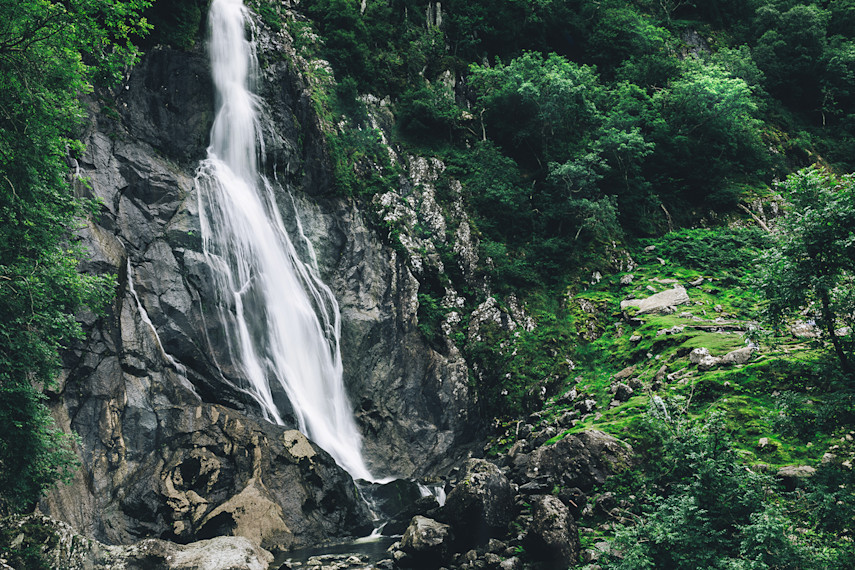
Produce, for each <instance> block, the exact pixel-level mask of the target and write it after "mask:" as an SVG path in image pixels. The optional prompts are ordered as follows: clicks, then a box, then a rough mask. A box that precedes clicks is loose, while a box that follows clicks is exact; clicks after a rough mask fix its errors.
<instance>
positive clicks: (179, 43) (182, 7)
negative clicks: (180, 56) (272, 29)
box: [140, 0, 269, 49]
mask: <svg viewBox="0 0 855 570" xmlns="http://www.w3.org/2000/svg"><path fill="white" fill-rule="evenodd" d="M258 7H259V8H262V7H265V8H268V9H269V4H264V3H260V5H259V6H258ZM206 9H207V1H206V0H155V1H153V2H151V5H150V6H149V7H148V8H147V9H146V10H145V12H144V15H145V17H146V19H147V20H148V21H149V22H150V23H151V28H152V30H151V33H150V34H149V35H147V36H146V37H144V38H142V41H141V42H140V43H141V44H142V45H143V47H147V46H152V45H157V44H166V45H170V46H172V47H176V48H181V49H188V48H191V47H192V46H193V45H195V44H196V42H197V41H198V40H199V38H200V37H201V35H202V30H203V28H204V23H205V20H204V18H203V15H204V13H205V11H206Z"/></svg>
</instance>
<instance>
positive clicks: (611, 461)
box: [512, 430, 633, 492]
mask: <svg viewBox="0 0 855 570" xmlns="http://www.w3.org/2000/svg"><path fill="white" fill-rule="evenodd" d="M632 461H633V451H632V448H631V447H630V446H629V445H627V444H625V443H621V442H619V441H618V440H617V439H615V438H614V437H612V436H610V435H608V434H605V433H603V432H601V431H595V430H589V431H584V432H581V433H577V434H572V435H568V436H565V437H564V438H562V439H561V440H559V441H557V442H555V443H553V444H552V445H547V446H543V447H539V448H537V449H535V450H534V451H532V452H531V453H529V454H527V455H519V456H517V457H516V458H515V459H514V464H513V472H512V473H513V477H514V480H515V481H517V482H519V483H521V484H525V483H526V482H527V481H530V480H535V479H537V480H544V478H545V480H547V481H549V482H550V483H551V484H552V485H553V486H554V485H558V486H561V487H568V488H570V487H578V488H579V489H581V490H582V491H585V492H588V491H590V490H591V489H592V488H593V487H594V486H596V485H600V484H602V483H604V482H605V480H606V478H607V477H608V476H609V475H612V474H614V473H617V472H620V471H622V470H624V469H625V468H627V467H628V466H629V465H630V464H631V462H632Z"/></svg>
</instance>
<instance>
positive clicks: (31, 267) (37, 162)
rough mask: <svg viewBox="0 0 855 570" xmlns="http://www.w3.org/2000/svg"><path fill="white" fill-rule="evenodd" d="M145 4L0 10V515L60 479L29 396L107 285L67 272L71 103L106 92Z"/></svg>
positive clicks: (59, 463) (56, 451)
mask: <svg viewBox="0 0 855 570" xmlns="http://www.w3.org/2000/svg"><path fill="white" fill-rule="evenodd" d="M148 4H149V2H148V1H147V0H124V1H118V0H108V1H103V0H66V1H62V2H60V1H52V0H27V1H11V0H0V220H2V223H0V512H3V511H19V510H23V509H26V508H29V507H30V506H31V505H33V504H34V502H35V501H37V500H38V499H39V497H40V496H41V494H42V493H44V492H45V490H46V489H48V488H50V487H51V486H52V485H53V484H54V483H55V481H57V480H59V479H65V478H68V477H69V476H70V467H71V466H72V463H73V461H72V459H73V454H72V453H71V452H70V450H69V449H68V438H67V437H66V436H64V435H63V434H62V433H61V432H59V431H58V430H57V429H56V428H55V427H54V426H53V423H52V420H51V418H50V415H49V413H48V412H47V409H46V408H45V407H44V405H43V404H42V398H43V396H42V395H41V392H40V389H39V387H40V386H48V385H50V384H51V383H52V382H53V381H54V378H55V376H56V373H57V371H58V369H59V364H60V362H59V356H58V349H59V348H60V347H63V346H67V345H68V343H69V342H71V341H72V340H73V339H75V338H79V337H81V336H82V331H81V328H80V325H79V323H77V321H76V320H75V318H74V314H75V311H77V310H78V309H79V308H80V307H82V306H89V307H91V308H98V307H100V306H103V305H104V304H105V302H106V301H107V300H108V298H109V296H110V293H111V285H112V278H111V277H96V276H85V275H82V274H80V273H78V272H77V264H78V261H79V259H80V258H81V256H82V255H83V252H82V251H81V250H80V248H79V247H78V246H77V245H75V243H74V242H73V240H72V239H71V238H72V235H71V232H72V231H73V230H74V229H75V228H76V227H77V226H78V225H79V221H78V220H79V217H80V216H82V215H83V214H84V212H85V210H84V204H83V203H82V202H81V201H80V200H78V199H76V198H75V196H74V192H73V189H72V185H71V183H70V182H71V181H70V178H71V177H70V175H69V168H68V165H67V162H66V160H67V159H68V158H69V157H71V156H73V155H75V154H77V153H79V152H80V151H81V150H82V145H81V144H80V143H79V142H78V141H77V140H76V138H75V134H76V132H77V129H78V128H79V126H80V123H81V120H82V118H83V117H84V116H85V112H84V108H83V105H82V103H81V101H80V97H81V96H82V95H85V94H87V93H90V92H91V91H92V85H93V83H94V82H108V83H114V82H115V81H117V80H118V79H119V78H120V77H121V74H122V73H123V71H124V69H125V68H126V66H127V65H129V64H131V63H133V62H134V61H135V60H136V57H137V55H138V54H137V51H136V49H135V48H134V46H133V45H131V44H130V43H129V37H130V36H131V35H132V34H142V33H144V32H145V31H146V30H147V28H148V26H147V24H146V22H145V20H143V19H142V18H141V16H140V13H141V10H142V9H144V8H145V7H146V6H147V5H148Z"/></svg>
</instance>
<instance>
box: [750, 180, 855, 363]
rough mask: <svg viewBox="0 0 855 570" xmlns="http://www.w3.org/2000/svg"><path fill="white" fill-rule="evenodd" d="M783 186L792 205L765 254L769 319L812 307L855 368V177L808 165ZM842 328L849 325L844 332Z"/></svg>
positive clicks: (764, 288) (844, 360)
mask: <svg viewBox="0 0 855 570" xmlns="http://www.w3.org/2000/svg"><path fill="white" fill-rule="evenodd" d="M782 190H783V191H784V192H785V194H786V196H787V198H788V199H789V201H790V203H791V209H790V212H789V215H788V216H787V217H786V218H784V219H783V220H782V221H781V222H780V223H779V232H778V233H777V234H776V236H775V241H774V247H773V248H772V249H771V250H770V251H769V253H768V255H766V256H765V257H764V259H763V278H762V291H763V294H764V295H765V298H766V300H767V308H766V315H767V318H768V319H769V320H770V321H771V322H772V323H773V324H775V325H780V324H781V323H782V322H783V321H784V320H785V319H786V318H787V317H790V316H792V315H795V314H797V313H799V312H801V311H803V310H805V309H807V310H809V311H810V312H811V314H812V315H814V316H815V318H816V320H817V324H818V325H819V326H820V327H821V328H822V329H823V331H824V333H825V334H826V336H827V338H828V340H829V341H830V342H831V344H832V346H833V348H834V351H835V354H836V355H837V357H838V359H839V361H840V365H841V366H842V367H843V369H844V370H845V371H847V372H849V373H852V372H853V363H852V342H851V337H852V328H853V326H855V287H853V272H855V236H853V234H852V228H853V227H855V177H853V176H843V177H836V176H834V175H832V174H829V173H827V172H824V171H822V170H820V169H819V168H812V169H804V170H800V171H799V172H797V173H795V174H793V175H792V176H790V177H789V178H788V179H787V181H786V182H785V183H784V184H783V185H782ZM840 327H846V328H844V329H843V330H842V331H841V329H840Z"/></svg>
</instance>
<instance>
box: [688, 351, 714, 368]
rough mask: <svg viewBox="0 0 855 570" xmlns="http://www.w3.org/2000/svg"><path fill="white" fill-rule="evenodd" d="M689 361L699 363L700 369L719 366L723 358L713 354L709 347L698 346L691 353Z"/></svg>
mask: <svg viewBox="0 0 855 570" xmlns="http://www.w3.org/2000/svg"><path fill="white" fill-rule="evenodd" d="M689 362H691V363H692V364H697V365H698V369H700V370H709V369H710V368H712V367H714V366H717V365H718V364H719V363H720V362H721V359H720V358H718V357H716V356H712V355H711V354H710V351H709V349H707V348H696V349H694V350H692V352H690V353H689Z"/></svg>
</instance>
